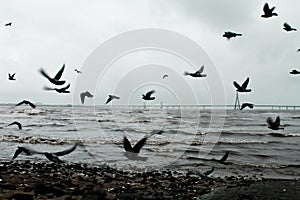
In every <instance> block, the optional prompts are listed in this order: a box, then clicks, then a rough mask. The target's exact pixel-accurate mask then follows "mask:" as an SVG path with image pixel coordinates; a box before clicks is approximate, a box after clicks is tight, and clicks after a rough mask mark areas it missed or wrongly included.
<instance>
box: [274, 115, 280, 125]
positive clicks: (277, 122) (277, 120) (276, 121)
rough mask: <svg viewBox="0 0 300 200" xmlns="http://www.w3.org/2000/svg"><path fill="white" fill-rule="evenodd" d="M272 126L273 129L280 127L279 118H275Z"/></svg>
mask: <svg viewBox="0 0 300 200" xmlns="http://www.w3.org/2000/svg"><path fill="white" fill-rule="evenodd" d="M273 125H274V126H275V127H279V126H280V117H279V116H277V117H276V120H275V122H274V123H273Z"/></svg>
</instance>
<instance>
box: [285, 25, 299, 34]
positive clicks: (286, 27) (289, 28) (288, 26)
mask: <svg viewBox="0 0 300 200" xmlns="http://www.w3.org/2000/svg"><path fill="white" fill-rule="evenodd" d="M283 29H284V30H286V31H287V32H289V31H297V29H295V28H292V27H291V26H290V25H289V24H288V23H284V24H283Z"/></svg>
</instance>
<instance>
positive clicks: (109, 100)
mask: <svg viewBox="0 0 300 200" xmlns="http://www.w3.org/2000/svg"><path fill="white" fill-rule="evenodd" d="M112 99H113V98H112V96H111V95H109V97H108V99H107V100H106V102H105V104H108V103H109V102H111V100H112Z"/></svg>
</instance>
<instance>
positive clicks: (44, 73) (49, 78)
mask: <svg viewBox="0 0 300 200" xmlns="http://www.w3.org/2000/svg"><path fill="white" fill-rule="evenodd" d="M64 69H65V64H63V66H62V68H61V69H60V70H59V71H58V72H57V74H56V75H55V76H54V78H51V77H50V76H48V74H47V73H46V72H45V71H44V70H43V69H40V73H41V74H42V75H43V76H44V77H45V78H47V79H48V80H49V81H50V82H51V83H53V84H54V85H63V84H65V82H66V81H60V80H59V79H60V78H61V76H62V74H63V72H64Z"/></svg>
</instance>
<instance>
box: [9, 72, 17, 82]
mask: <svg viewBox="0 0 300 200" xmlns="http://www.w3.org/2000/svg"><path fill="white" fill-rule="evenodd" d="M15 75H16V73H13V74H10V73H8V80H10V81H15V80H16V78H15Z"/></svg>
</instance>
